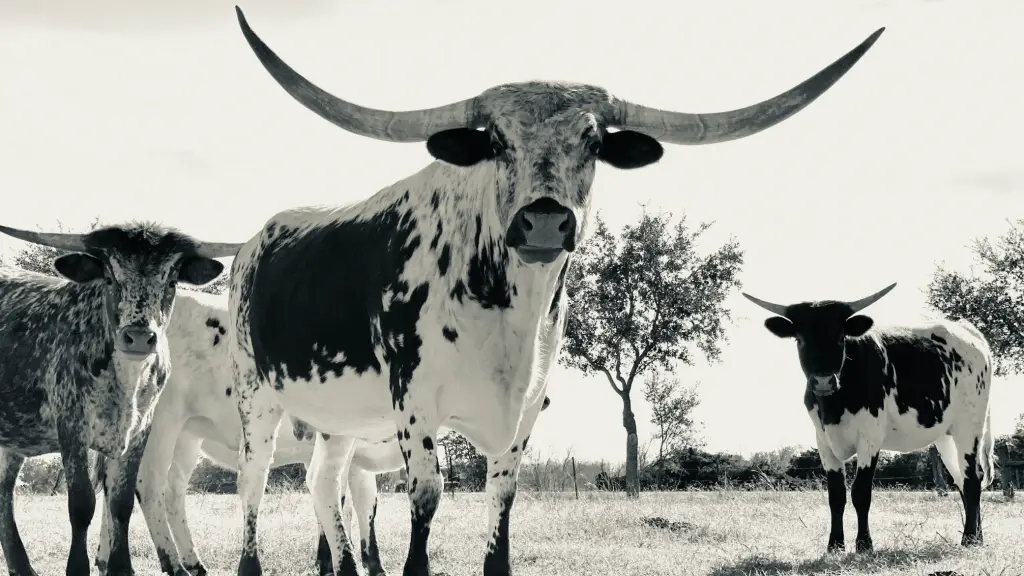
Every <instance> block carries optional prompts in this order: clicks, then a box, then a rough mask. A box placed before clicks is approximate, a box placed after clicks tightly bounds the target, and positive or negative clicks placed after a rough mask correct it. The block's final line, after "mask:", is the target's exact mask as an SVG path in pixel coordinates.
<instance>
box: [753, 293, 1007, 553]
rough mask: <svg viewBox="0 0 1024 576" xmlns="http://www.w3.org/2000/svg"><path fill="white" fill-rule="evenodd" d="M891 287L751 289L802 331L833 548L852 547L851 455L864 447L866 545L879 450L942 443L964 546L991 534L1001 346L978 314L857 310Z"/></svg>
mask: <svg viewBox="0 0 1024 576" xmlns="http://www.w3.org/2000/svg"><path fill="white" fill-rule="evenodd" d="M895 286H896V284H892V285H890V286H888V287H887V288H885V289H883V290H881V291H879V292H876V293H875V294H872V295H871V296H868V297H867V298H864V299H862V300H858V301H856V302H837V301H834V300H824V301H818V302H802V303H799V304H792V305H789V306H782V305H779V304H772V303H770V302H765V301H764V300H759V299H757V298H754V297H753V296H750V295H748V294H743V295H744V296H745V297H746V298H748V299H749V300H750V301H752V302H754V303H755V304H757V305H758V306H760V307H762V308H764V309H765V310H768V311H769V312H772V313H773V314H778V316H772V317H771V318H768V319H767V320H765V323H764V324H765V327H766V328H768V331H769V332H771V333H772V334H775V335H776V336H778V337H780V338H793V339H795V340H796V345H797V353H798V356H799V358H800V367H801V368H802V369H803V372H804V375H805V376H806V378H807V388H806V390H805V392H804V406H805V407H806V408H807V413H808V415H809V416H810V417H811V422H812V423H813V425H814V432H815V436H816V437H817V442H818V454H819V456H820V457H821V464H822V466H824V468H825V470H826V474H827V480H828V502H829V508H831V512H832V530H831V533H830V535H829V539H828V547H827V550H829V551H836V550H843V549H845V546H846V544H845V541H844V536H843V512H844V510H845V508H846V481H845V478H844V472H843V468H844V467H843V462H845V461H847V460H849V459H850V458H852V457H854V456H856V457H857V476H856V478H854V481H853V487H852V488H851V496H852V500H853V507H854V509H855V510H856V511H857V540H856V545H857V551H858V552H863V551H869V550H872V547H873V544H872V542H871V532H870V530H869V529H868V511H869V509H870V508H871V482H872V480H873V478H874V474H875V466H876V464H877V462H878V452H879V450H893V451H896V452H911V451H914V450H920V449H922V448H926V447H928V446H929V445H931V444H934V445H935V447H936V448H937V449H938V451H939V454H940V455H941V456H942V461H943V463H944V464H945V465H946V469H947V470H949V473H950V475H951V476H952V477H953V480H954V481H955V482H956V486H957V488H958V489H959V490H960V494H961V496H962V497H963V503H964V510H965V512H966V516H967V520H966V523H965V525H964V533H963V539H962V541H961V542H962V544H963V545H964V546H968V545H972V544H981V543H982V532H981V504H980V503H981V491H982V489H983V488H984V487H986V486H988V485H989V484H990V483H991V482H992V479H993V473H992V472H993V466H994V462H995V456H994V454H993V444H992V427H991V424H990V420H989V401H988V400H989V392H990V390H991V384H992V353H991V352H990V350H989V346H988V342H987V341H986V340H985V337H984V336H982V334H981V333H980V332H979V331H978V330H977V329H976V328H975V327H974V326H973V325H972V324H971V323H969V322H967V321H966V320H960V321H957V322H951V321H948V320H940V321H936V322H933V323H929V324H927V325H921V326H912V327H885V328H874V329H872V326H873V324H874V321H873V320H872V319H871V318H870V317H868V316H864V315H862V314H857V312H859V311H861V310H863V309H864V308H866V307H867V306H868V305H870V304H872V303H874V302H875V301H877V300H878V299H879V298H881V297H882V296H885V294H887V293H888V292H889V291H890V290H892V289H893V287H895Z"/></svg>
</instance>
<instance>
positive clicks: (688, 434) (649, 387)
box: [644, 370, 703, 463]
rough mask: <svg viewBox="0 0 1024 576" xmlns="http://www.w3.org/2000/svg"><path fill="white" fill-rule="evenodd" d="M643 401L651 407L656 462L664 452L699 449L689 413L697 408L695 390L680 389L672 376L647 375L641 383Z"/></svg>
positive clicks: (654, 371)
mask: <svg viewBox="0 0 1024 576" xmlns="http://www.w3.org/2000/svg"><path fill="white" fill-rule="evenodd" d="M644 399H645V400H647V403H648V404H650V406H651V424H652V425H653V426H654V433H653V434H652V435H651V436H652V437H653V439H654V441H655V442H657V443H658V462H659V463H660V462H661V461H662V460H664V458H665V452H666V450H668V451H672V450H678V449H680V448H684V447H690V446H692V447H694V448H701V447H702V444H703V443H702V442H701V441H700V440H699V438H698V437H697V434H696V430H695V429H694V428H695V425H694V421H693V418H692V417H691V415H692V413H693V409H694V408H696V407H697V406H698V405H699V404H700V398H699V397H698V396H697V389H696V387H684V386H682V384H681V383H680V381H679V378H678V377H677V376H675V375H674V374H666V373H664V372H662V371H660V370H653V371H651V375H650V376H649V377H647V378H645V379H644Z"/></svg>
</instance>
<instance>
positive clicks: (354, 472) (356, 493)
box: [348, 465, 387, 576]
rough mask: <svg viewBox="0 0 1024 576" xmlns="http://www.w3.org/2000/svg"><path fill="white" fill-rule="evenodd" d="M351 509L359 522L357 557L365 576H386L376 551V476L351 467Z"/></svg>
mask: <svg viewBox="0 0 1024 576" xmlns="http://www.w3.org/2000/svg"><path fill="white" fill-rule="evenodd" d="M348 480H349V484H348V486H349V491H350V492H351V493H352V508H353V510H354V513H355V516H356V518H357V519H358V520H359V556H360V559H361V560H362V562H363V568H364V569H365V570H366V574H367V576H387V572H385V571H384V566H383V565H382V564H381V561H380V552H379V550H378V549H377V530H376V527H375V526H374V524H375V521H376V517H377V475H376V474H375V473H373V472H369V471H367V470H363V469H362V468H357V467H356V466H355V465H353V466H352V467H351V468H349V472H348Z"/></svg>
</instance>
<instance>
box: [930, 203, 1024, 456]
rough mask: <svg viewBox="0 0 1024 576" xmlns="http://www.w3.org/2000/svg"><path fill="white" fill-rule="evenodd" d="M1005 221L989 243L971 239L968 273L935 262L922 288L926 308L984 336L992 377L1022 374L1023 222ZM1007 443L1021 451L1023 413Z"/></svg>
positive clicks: (1023, 363)
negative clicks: (925, 291) (1005, 226)
mask: <svg viewBox="0 0 1024 576" xmlns="http://www.w3.org/2000/svg"><path fill="white" fill-rule="evenodd" d="M1008 223H1009V229H1008V230H1006V232H1004V233H1003V234H1002V235H1001V236H999V237H997V238H996V240H995V241H994V242H993V241H992V240H990V239H989V238H976V239H975V240H974V242H973V243H972V245H971V249H972V252H973V253H974V264H973V265H972V266H971V270H970V274H963V273H961V272H958V271H955V270H950V269H947V268H946V267H945V266H944V265H942V264H939V265H937V266H936V268H935V273H934V274H933V276H932V280H931V282H930V283H929V284H928V305H929V306H931V307H932V308H934V309H935V310H937V311H938V312H940V313H942V314H943V315H945V316H947V317H949V318H951V319H960V318H963V319H966V320H969V321H971V322H972V323H973V324H974V325H975V326H977V327H978V329H979V330H981V332H982V334H984V335H985V339H986V340H988V344H989V347H990V348H991V349H992V354H993V356H994V358H995V370H994V372H995V374H996V375H997V376H1007V375H1010V374H1021V373H1024V332H1022V331H1021V330H1020V326H1022V325H1024V219H1017V220H1015V221H1008ZM1015 439H1016V441H1015ZM1007 440H1008V441H1009V446H1010V447H1011V448H1012V447H1013V446H1014V445H1016V446H1020V447H1022V448H1024V414H1021V415H1020V417H1019V419H1018V421H1017V427H1016V431H1015V432H1014V434H1013V435H1011V436H1010V437H1009V438H1007ZM933 458H934V456H933Z"/></svg>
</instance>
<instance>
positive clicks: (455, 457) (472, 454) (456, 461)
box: [437, 430, 487, 491]
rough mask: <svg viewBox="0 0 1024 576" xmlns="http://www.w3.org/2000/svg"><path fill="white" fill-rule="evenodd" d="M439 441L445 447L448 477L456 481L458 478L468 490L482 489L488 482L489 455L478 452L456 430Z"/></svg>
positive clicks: (461, 484)
mask: <svg viewBox="0 0 1024 576" xmlns="http://www.w3.org/2000/svg"><path fill="white" fill-rule="evenodd" d="M437 443H438V444H440V445H441V446H442V447H443V448H444V455H445V460H446V461H447V463H448V479H449V480H453V481H454V480H455V479H456V478H458V479H459V484H460V486H461V487H462V488H465V489H467V490H473V491H476V490H482V489H483V488H484V485H485V484H486V482H487V457H486V456H484V455H483V454H480V453H479V452H477V450H476V447H475V446H473V444H472V443H470V441H469V440H467V439H466V437H465V436H463V435H462V434H459V433H458V432H456V431H454V430H452V431H449V432H448V433H447V434H445V435H444V436H441V437H440V438H438V439H437ZM456 469H458V475H457V476H456V472H455V470H456Z"/></svg>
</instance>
